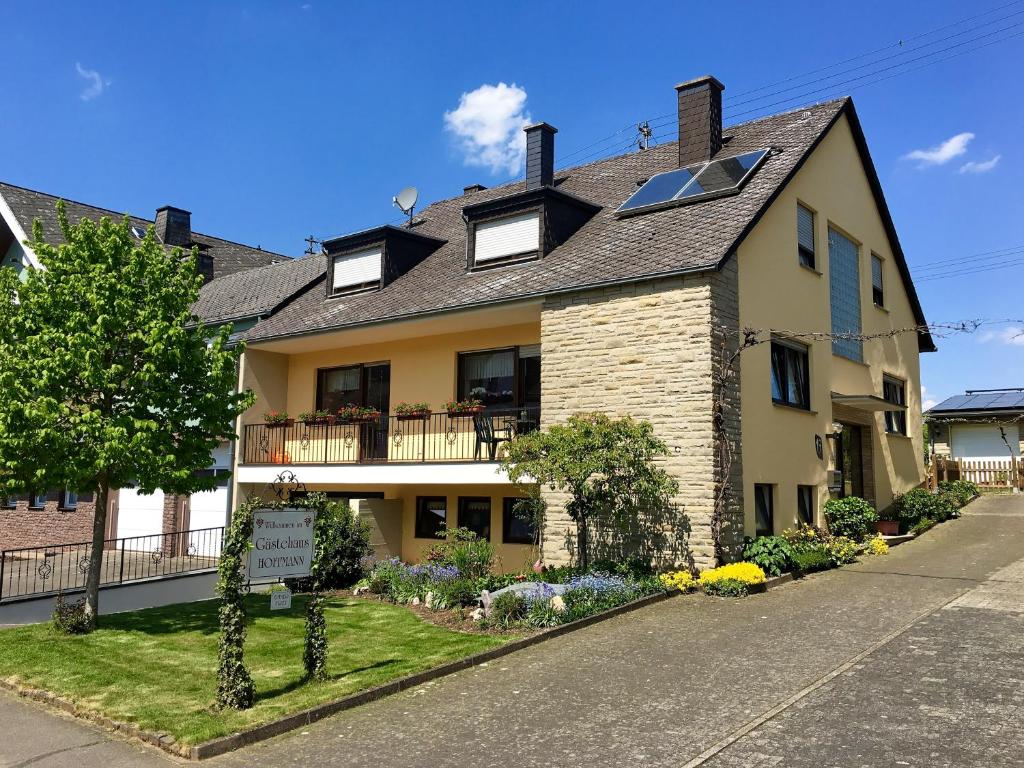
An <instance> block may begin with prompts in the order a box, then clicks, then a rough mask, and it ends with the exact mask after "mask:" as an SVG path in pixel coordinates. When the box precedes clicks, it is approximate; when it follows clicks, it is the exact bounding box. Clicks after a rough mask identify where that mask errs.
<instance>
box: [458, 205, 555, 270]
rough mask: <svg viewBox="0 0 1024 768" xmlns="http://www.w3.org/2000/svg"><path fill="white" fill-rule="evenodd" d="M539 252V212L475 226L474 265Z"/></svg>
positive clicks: (507, 217) (530, 212)
mask: <svg viewBox="0 0 1024 768" xmlns="http://www.w3.org/2000/svg"><path fill="white" fill-rule="evenodd" d="M538 250H540V212H539V211H529V212H527V213H521V214H518V215H516V216H506V217H504V218H501V219H495V220H493V221H485V222H481V223H480V224H477V225H476V227H475V234H474V242H473V263H474V265H480V264H490V263H494V262H498V261H501V260H503V259H513V258H515V257H517V256H527V255H530V254H533V253H535V252H536V251H538Z"/></svg>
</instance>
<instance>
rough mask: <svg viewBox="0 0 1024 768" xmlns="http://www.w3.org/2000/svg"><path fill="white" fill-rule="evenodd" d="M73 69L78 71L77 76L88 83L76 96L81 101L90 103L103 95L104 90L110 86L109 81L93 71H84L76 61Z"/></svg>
mask: <svg viewBox="0 0 1024 768" xmlns="http://www.w3.org/2000/svg"><path fill="white" fill-rule="evenodd" d="M75 69H76V70H77V71H78V76H79V77H81V78H82V79H83V80H86V81H87V82H88V83H89V84H88V85H87V86H85V90H84V91H82V92H81V93H80V94H78V97H79V98H80V99H81V100H82V101H92V100H93V99H95V98H96V97H97V96H99V95H100V94H101V93H103V89H104V88H106V87H107V86H108V85H110V81H109V80H104V79H103V76H102V75H100V73H99V72H97V71H96V70H95V69H86V68H85V67H83V66H82V65H81V64H79V63H78V62H77V61H76V62H75Z"/></svg>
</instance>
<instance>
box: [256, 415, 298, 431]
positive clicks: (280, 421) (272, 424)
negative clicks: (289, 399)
mask: <svg viewBox="0 0 1024 768" xmlns="http://www.w3.org/2000/svg"><path fill="white" fill-rule="evenodd" d="M263 421H264V422H265V423H266V425H267V429H276V428H278V427H288V426H291V425H292V424H294V423H295V420H294V419H291V418H289V417H288V414H287V413H286V412H283V411H267V412H266V413H264V414H263Z"/></svg>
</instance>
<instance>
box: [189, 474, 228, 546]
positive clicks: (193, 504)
mask: <svg viewBox="0 0 1024 768" xmlns="http://www.w3.org/2000/svg"><path fill="white" fill-rule="evenodd" d="M227 516H228V489H227V487H226V486H224V487H220V488H214V489H213V490H212V491H202V492H200V493H193V494H192V496H191V497H190V499H189V518H188V527H189V530H191V531H192V533H190V534H189V545H190V547H191V551H192V552H194V553H195V554H198V555H203V556H207V557H210V556H215V555H219V554H220V542H221V532H220V531H219V530H218V531H211V530H206V529H209V528H221V527H222V526H224V525H225V523H226V521H227Z"/></svg>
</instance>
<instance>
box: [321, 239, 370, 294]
mask: <svg viewBox="0 0 1024 768" xmlns="http://www.w3.org/2000/svg"><path fill="white" fill-rule="evenodd" d="M380 265H381V249H380V248H379V247H377V248H369V249H367V250H364V251H356V252H355V253H346V254H342V255H340V256H335V257H334V258H333V259H332V260H331V276H330V279H331V283H330V285H331V295H332V296H340V295H342V294H346V293H353V292H355V291H362V290H366V289H367V288H376V287H378V286H379V285H380Z"/></svg>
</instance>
